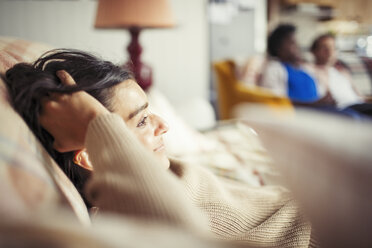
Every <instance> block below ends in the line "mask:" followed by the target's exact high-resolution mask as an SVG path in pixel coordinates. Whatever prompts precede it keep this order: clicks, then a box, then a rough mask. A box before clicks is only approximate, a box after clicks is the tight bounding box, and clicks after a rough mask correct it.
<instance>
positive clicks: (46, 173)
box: [0, 37, 89, 223]
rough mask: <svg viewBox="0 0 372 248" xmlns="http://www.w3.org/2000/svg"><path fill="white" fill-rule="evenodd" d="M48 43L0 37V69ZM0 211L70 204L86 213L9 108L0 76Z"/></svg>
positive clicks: (68, 183) (86, 218) (20, 211)
mask: <svg viewBox="0 0 372 248" xmlns="http://www.w3.org/2000/svg"><path fill="white" fill-rule="evenodd" d="M47 50H50V47H49V46H46V45H42V44H39V43H35V42H29V41H23V40H18V39H14V38H3V37H0V73H1V74H4V73H5V72H6V70H7V69H9V68H10V67H12V66H13V65H14V64H16V63H19V62H32V61H34V60H35V59H37V58H38V57H39V56H40V55H41V54H43V53H44V52H46V51H47ZM0 115H1V120H2V121H1V125H0V177H1V178H0V192H1V193H2V194H1V195H2V199H1V201H0V214H13V215H15V216H17V215H22V214H27V213H28V212H32V213H33V214H35V213H37V212H39V211H44V210H45V209H46V208H48V209H50V208H54V207H60V206H61V205H65V206H69V207H71V208H72V209H73V210H74V212H75V213H76V215H77V216H78V218H79V220H80V221H81V222H83V223H88V222H89V216H88V213H87V210H86V207H85V205H84V202H83V200H82V199H81V197H80V195H79V193H78V192H77V191H76V189H75V187H74V186H73V185H72V183H71V181H70V180H69V179H68V178H67V177H66V176H65V174H64V173H63V172H62V170H61V169H60V168H59V167H58V166H57V165H56V163H55V162H54V161H53V159H52V158H51V157H50V156H49V155H48V154H47V152H46V151H45V150H44V148H43V147H42V145H41V144H40V143H39V141H38V140H37V139H36V137H35V136H34V135H33V134H32V132H31V131H30V130H29V128H28V127H27V125H26V124H25V122H24V121H23V120H22V118H21V117H20V116H19V115H18V114H17V113H16V112H15V111H14V110H13V108H12V106H11V104H10V102H9V98H8V94H7V89H6V86H5V83H4V82H3V81H1V80H0Z"/></svg>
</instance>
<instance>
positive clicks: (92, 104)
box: [39, 71, 109, 152]
mask: <svg viewBox="0 0 372 248" xmlns="http://www.w3.org/2000/svg"><path fill="white" fill-rule="evenodd" d="M57 76H58V77H59V79H60V80H61V82H62V83H63V84H66V85H71V86H73V85H75V84H76V83H75V81H74V79H73V78H72V77H71V75H70V74H68V73H67V72H66V71H58V72H57ZM41 105H42V111H41V114H40V115H39V121H40V123H41V125H42V126H43V127H44V128H45V129H46V130H47V131H48V132H49V133H50V134H51V135H52V136H53V137H54V143H53V147H54V148H55V149H56V150H57V151H59V152H68V151H75V150H80V149H82V148H84V141H85V134H86V131H87V128H88V124H89V122H90V121H91V120H93V119H94V118H95V117H96V116H98V115H101V114H107V113H109V112H108V110H107V109H106V108H105V107H104V106H103V105H102V104H101V103H100V102H98V101H97V100H96V99H95V98H93V97H92V96H90V95H89V94H88V93H86V92H85V91H79V92H75V93H71V94H59V93H51V94H50V96H49V97H45V98H44V99H42V104H41Z"/></svg>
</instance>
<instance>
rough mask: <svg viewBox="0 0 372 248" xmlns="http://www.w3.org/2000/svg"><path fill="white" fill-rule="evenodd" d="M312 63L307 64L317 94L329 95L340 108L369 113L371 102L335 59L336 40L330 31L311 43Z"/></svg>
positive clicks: (347, 71) (348, 72) (344, 67)
mask: <svg viewBox="0 0 372 248" xmlns="http://www.w3.org/2000/svg"><path fill="white" fill-rule="evenodd" d="M310 50H311V53H312V54H313V55H314V59H315V61H314V64H310V65H308V66H307V70H308V71H309V73H310V74H311V75H312V76H313V77H314V78H315V79H316V81H315V82H316V85H317V90H318V94H319V96H321V97H322V96H325V95H331V97H332V99H334V105H335V106H336V107H337V108H338V109H340V110H343V109H352V110H355V111H357V112H360V113H362V114H367V115H371V104H368V103H365V100H364V98H363V97H362V96H361V95H360V94H359V93H358V92H357V90H356V88H355V87H354V86H353V83H352V78H351V75H350V71H349V70H348V68H347V67H346V66H344V65H343V64H342V63H340V61H339V60H338V59H337V51H336V40H335V37H334V35H332V34H330V33H326V34H322V35H320V36H318V37H317V38H316V39H315V40H314V41H313V43H312V45H311V48H310Z"/></svg>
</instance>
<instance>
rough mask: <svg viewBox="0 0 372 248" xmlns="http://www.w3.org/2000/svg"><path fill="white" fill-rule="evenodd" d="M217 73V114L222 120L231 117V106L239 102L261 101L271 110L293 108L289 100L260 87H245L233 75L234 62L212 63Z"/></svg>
mask: <svg viewBox="0 0 372 248" xmlns="http://www.w3.org/2000/svg"><path fill="white" fill-rule="evenodd" d="M214 69H215V71H216V75H217V96H218V101H217V102H218V114H219V118H220V119H222V120H226V119H230V118H232V117H233V116H232V110H233V108H234V107H235V106H236V105H238V104H240V103H250V102H251V103H262V104H265V105H266V106H268V107H269V108H271V109H273V110H281V109H285V110H288V109H293V106H292V104H291V101H290V100H289V99H288V98H285V97H279V96H276V95H274V94H273V93H271V92H270V91H269V90H267V89H265V88H262V87H257V86H254V87H247V86H245V85H244V84H243V83H242V82H240V81H239V80H238V79H237V78H236V76H235V63H234V62H233V61H232V60H225V61H221V62H216V63H214Z"/></svg>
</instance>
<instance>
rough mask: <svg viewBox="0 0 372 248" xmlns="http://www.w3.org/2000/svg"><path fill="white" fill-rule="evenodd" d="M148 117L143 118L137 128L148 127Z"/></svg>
mask: <svg viewBox="0 0 372 248" xmlns="http://www.w3.org/2000/svg"><path fill="white" fill-rule="evenodd" d="M147 117H148V116H144V117H143V118H142V120H141V121H140V122H139V123H138V124H137V127H143V126H146V124H147Z"/></svg>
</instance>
